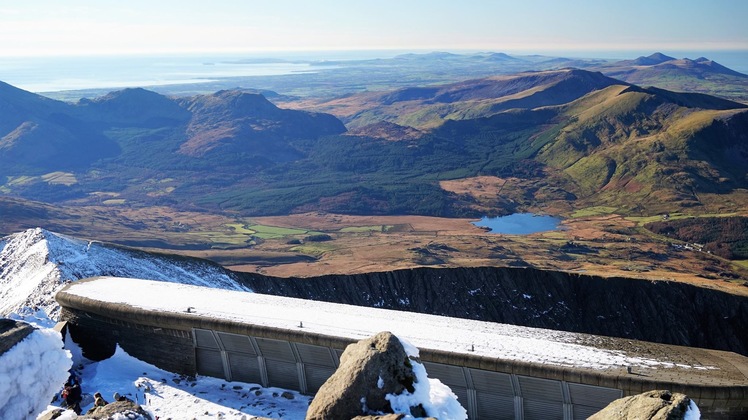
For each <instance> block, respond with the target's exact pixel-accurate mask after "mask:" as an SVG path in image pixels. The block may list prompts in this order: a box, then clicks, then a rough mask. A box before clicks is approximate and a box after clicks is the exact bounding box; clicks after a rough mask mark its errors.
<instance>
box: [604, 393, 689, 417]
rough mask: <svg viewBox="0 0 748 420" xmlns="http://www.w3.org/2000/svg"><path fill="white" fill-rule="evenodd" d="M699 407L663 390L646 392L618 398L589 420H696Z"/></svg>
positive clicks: (684, 396) (684, 398)
mask: <svg viewBox="0 0 748 420" xmlns="http://www.w3.org/2000/svg"><path fill="white" fill-rule="evenodd" d="M700 418H701V413H700V411H699V407H697V406H696V403H694V402H693V400H691V399H690V398H688V397H687V396H686V395H683V394H679V393H677V392H675V393H673V392H670V391H665V390H657V391H647V392H644V393H641V394H637V395H631V396H628V397H624V398H620V399H617V400H615V401H613V402H612V403H610V404H608V406H607V407H605V408H604V409H602V410H600V411H598V412H597V413H595V414H593V415H592V416H591V417H590V420H628V419H632V420H633V419H637V420H659V419H668V420H698V419H700Z"/></svg>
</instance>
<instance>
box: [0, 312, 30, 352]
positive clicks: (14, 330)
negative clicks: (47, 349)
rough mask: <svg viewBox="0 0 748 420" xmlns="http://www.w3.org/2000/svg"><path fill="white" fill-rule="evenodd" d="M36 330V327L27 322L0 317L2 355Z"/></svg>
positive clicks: (0, 350)
mask: <svg viewBox="0 0 748 420" xmlns="http://www.w3.org/2000/svg"><path fill="white" fill-rule="evenodd" d="M32 332H34V327H32V326H31V324H27V323H25V322H19V321H14V320H12V319H5V318H0V356H2V355H3V354H4V353H5V352H6V351H8V350H10V349H11V348H12V347H13V346H15V345H16V344H18V343H19V342H20V341H21V340H23V339H24V338H26V337H28V335H29V334H31V333H32Z"/></svg>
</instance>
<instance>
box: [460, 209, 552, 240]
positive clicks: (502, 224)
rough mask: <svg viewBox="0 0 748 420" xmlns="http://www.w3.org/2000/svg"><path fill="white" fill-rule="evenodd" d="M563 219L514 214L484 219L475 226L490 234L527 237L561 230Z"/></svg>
mask: <svg viewBox="0 0 748 420" xmlns="http://www.w3.org/2000/svg"><path fill="white" fill-rule="evenodd" d="M560 223H561V219H559V218H558V217H553V216H541V215H538V214H534V213H514V214H510V215H509V216H501V217H483V218H482V219H481V220H480V221H479V222H473V224H474V225H475V226H478V227H484V228H489V229H490V230H489V231H488V232H489V233H504V234H509V235H527V234H530V233H536V232H545V231H549V230H556V229H558V228H559V224H560Z"/></svg>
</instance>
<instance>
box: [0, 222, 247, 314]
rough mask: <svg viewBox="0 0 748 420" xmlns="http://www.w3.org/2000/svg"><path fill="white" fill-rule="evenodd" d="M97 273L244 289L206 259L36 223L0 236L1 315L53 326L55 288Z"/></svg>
mask: <svg viewBox="0 0 748 420" xmlns="http://www.w3.org/2000/svg"><path fill="white" fill-rule="evenodd" d="M101 275H105V276H123V277H138V278H145V279H152V280H159V281H171V282H181V283H189V284H197V285H201V286H208V287H219V288H225V289H232V290H247V288H246V287H244V286H242V285H241V284H240V283H239V282H237V281H236V279H234V278H233V277H232V276H231V275H229V274H228V271H226V270H224V269H223V268H221V267H219V266H217V265H213V264H211V263H209V262H207V261H200V260H196V259H187V258H175V257H169V256H165V255H157V254H149V253H146V252H142V251H137V250H133V249H129V248H121V247H116V246H114V245H107V244H103V243H101V242H91V241H83V240H80V239H75V238H71V237H68V236H65V235H59V234H56V233H52V232H49V231H46V230H44V229H39V228H37V229H29V230H26V231H24V232H20V233H16V234H13V235H9V236H6V237H4V238H2V240H0V316H5V317H9V318H13V319H20V320H26V321H29V322H33V323H36V324H38V325H43V326H47V327H51V326H52V325H54V321H52V320H54V319H56V318H57V313H58V311H59V306H58V305H57V302H55V300H54V295H55V293H56V292H57V291H58V290H59V289H60V288H61V287H62V286H64V285H65V283H67V282H70V281H75V280H80V279H82V278H86V277H93V276H101Z"/></svg>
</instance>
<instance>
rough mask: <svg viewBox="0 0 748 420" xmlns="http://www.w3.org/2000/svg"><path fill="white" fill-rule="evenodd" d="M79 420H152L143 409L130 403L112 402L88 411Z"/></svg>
mask: <svg viewBox="0 0 748 420" xmlns="http://www.w3.org/2000/svg"><path fill="white" fill-rule="evenodd" d="M78 418H79V419H99V420H103V419H115V418H116V419H120V418H127V419H143V420H153V417H151V415H150V414H148V412H147V411H145V410H144V409H143V407H141V406H139V405H138V404H136V403H134V402H132V401H114V402H111V403H109V404H107V405H105V406H103V407H96V408H94V409H92V410H89V412H88V413H86V415H85V416H81V417H78Z"/></svg>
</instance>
